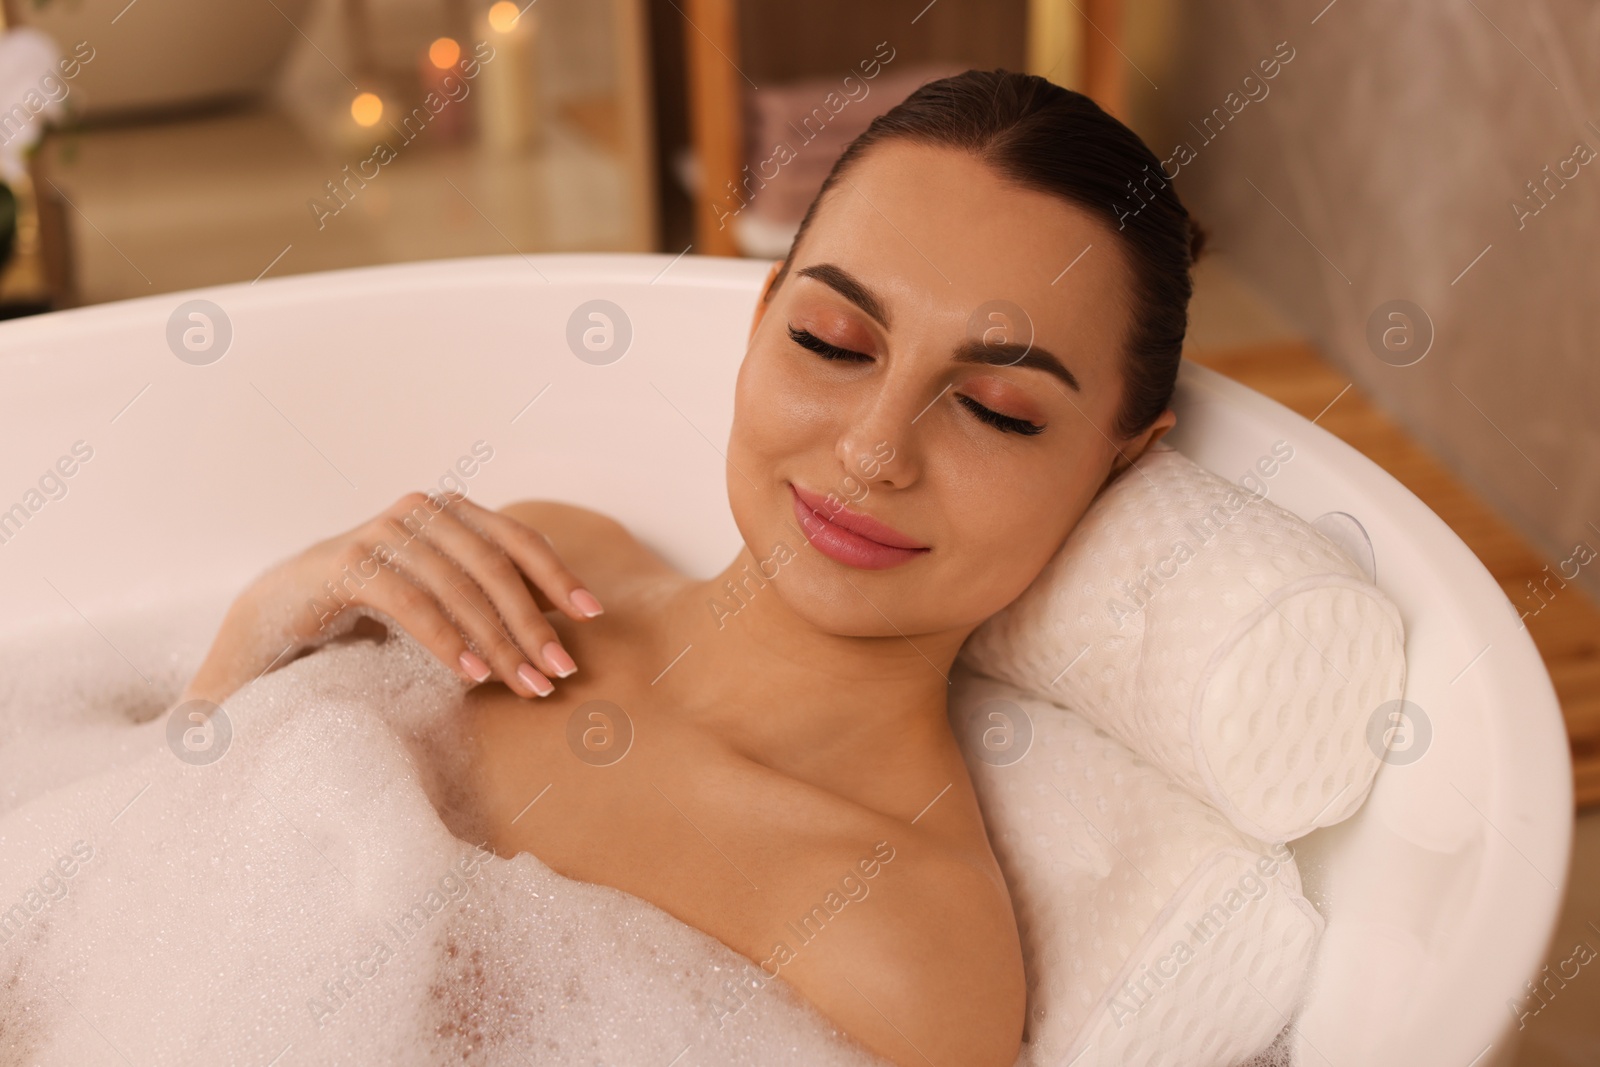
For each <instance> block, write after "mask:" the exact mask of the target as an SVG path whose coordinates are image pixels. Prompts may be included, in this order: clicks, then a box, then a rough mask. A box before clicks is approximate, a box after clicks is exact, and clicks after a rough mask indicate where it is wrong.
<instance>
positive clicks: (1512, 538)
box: [1185, 341, 1600, 808]
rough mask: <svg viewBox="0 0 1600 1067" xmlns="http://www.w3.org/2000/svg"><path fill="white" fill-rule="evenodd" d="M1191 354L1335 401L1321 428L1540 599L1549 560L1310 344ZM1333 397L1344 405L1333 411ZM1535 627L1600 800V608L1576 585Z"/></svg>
mask: <svg viewBox="0 0 1600 1067" xmlns="http://www.w3.org/2000/svg"><path fill="white" fill-rule="evenodd" d="M1185 355H1186V356H1187V357H1188V358H1189V359H1191V360H1193V361H1194V362H1196V363H1199V364H1201V365H1202V366H1206V367H1210V368H1211V369H1213V370H1215V371H1218V372H1219V373H1222V374H1226V375H1227V376H1228V377H1230V378H1233V379H1235V380H1236V381H1239V382H1243V383H1244V384H1245V385H1248V386H1249V387H1250V388H1252V389H1254V390H1256V391H1257V392H1259V393H1263V394H1265V395H1267V396H1270V397H1272V398H1273V399H1274V400H1276V401H1278V402H1279V403H1280V404H1283V405H1284V406H1285V407H1288V408H1292V409H1293V410H1294V411H1296V412H1298V413H1300V414H1301V415H1304V416H1305V417H1306V418H1308V419H1309V418H1315V417H1316V416H1317V414H1318V412H1321V411H1322V410H1323V408H1325V407H1327V411H1326V412H1325V413H1324V414H1323V415H1322V417H1321V418H1320V419H1318V420H1317V425H1318V426H1321V427H1323V428H1324V429H1326V430H1328V431H1329V432H1331V433H1333V434H1334V435H1336V436H1338V437H1339V438H1341V439H1343V440H1344V441H1347V442H1348V443H1349V444H1351V445H1352V446H1354V447H1355V448H1356V449H1358V450H1359V451H1360V452H1362V453H1363V454H1364V455H1366V456H1367V457H1368V458H1370V459H1372V460H1373V461H1374V462H1375V463H1377V464H1378V465H1379V466H1380V467H1382V468H1383V469H1384V470H1386V471H1388V472H1389V473H1390V474H1392V475H1394V477H1395V478H1396V479H1398V480H1399V481H1400V482H1401V483H1402V484H1403V485H1405V487H1406V488H1407V489H1410V490H1411V491H1412V492H1413V493H1415V494H1417V496H1418V497H1419V498H1421V500H1422V501H1423V502H1424V503H1425V504H1427V505H1428V507H1430V508H1432V509H1433V510H1434V511H1435V512H1436V513H1437V514H1438V515H1439V517H1440V518H1441V519H1443V520H1444V521H1445V522H1446V523H1447V524H1448V525H1449V526H1450V528H1451V529H1452V530H1454V531H1455V532H1456V535H1457V536H1459V537H1460V538H1461V539H1462V540H1463V541H1465V542H1466V543H1467V546H1468V547H1469V548H1471V549H1472V551H1473V552H1474V553H1476V554H1477V556H1478V558H1479V559H1481V560H1483V563H1484V566H1486V567H1488V568H1489V572H1490V573H1491V574H1493V575H1494V577H1495V579H1496V580H1497V581H1498V582H1499V583H1500V588H1501V589H1503V590H1504V591H1505V594H1506V596H1507V597H1508V598H1509V599H1510V601H1511V602H1512V603H1513V604H1517V605H1522V604H1524V603H1528V604H1532V603H1533V601H1531V600H1530V596H1531V594H1530V593H1529V592H1528V591H1527V582H1528V581H1529V580H1531V579H1534V578H1536V577H1539V578H1543V577H1544V573H1543V569H1544V567H1545V565H1546V564H1548V563H1550V562H1551V561H1549V560H1546V559H1543V558H1541V557H1540V556H1539V555H1538V553H1536V552H1535V551H1534V550H1533V548H1532V546H1530V545H1529V544H1528V543H1527V542H1526V541H1525V540H1523V538H1522V537H1521V536H1519V535H1518V534H1517V533H1516V532H1515V531H1513V530H1512V529H1511V527H1510V526H1509V525H1507V524H1506V523H1505V522H1504V521H1503V520H1502V519H1500V517H1499V516H1498V515H1496V514H1495V513H1494V512H1492V511H1491V510H1490V509H1489V507H1488V505H1487V504H1485V503H1484V502H1483V500H1482V499H1480V498H1479V497H1478V496H1476V495H1475V494H1473V493H1472V492H1471V491H1470V490H1469V489H1467V488H1466V487H1465V486H1464V485H1463V484H1462V483H1461V482H1460V481H1459V480H1457V479H1456V477H1455V476H1454V475H1452V474H1451V473H1450V472H1449V471H1448V470H1446V469H1445V467H1444V466H1443V464H1441V463H1440V462H1439V461H1438V460H1437V459H1435V458H1434V457H1433V456H1432V455H1430V454H1429V453H1428V452H1426V451H1425V450H1424V449H1423V448H1422V447H1421V446H1420V445H1419V444H1417V443H1416V442H1415V441H1414V440H1412V439H1411V438H1410V437H1409V436H1407V435H1406V433H1405V432H1404V431H1402V430H1401V429H1400V427H1399V426H1397V425H1396V424H1395V423H1394V422H1393V421H1392V420H1391V419H1389V417H1388V416H1387V415H1385V414H1384V413H1383V412H1382V411H1380V410H1379V409H1378V408H1377V407H1376V406H1375V405H1374V404H1373V403H1372V402H1371V401H1370V400H1369V399H1367V397H1366V396H1364V395H1363V394H1362V393H1361V392H1360V390H1359V389H1357V388H1355V387H1353V386H1352V388H1351V389H1350V390H1349V392H1346V393H1345V394H1344V395H1343V396H1339V391H1340V390H1341V389H1343V388H1344V387H1345V386H1346V385H1348V384H1349V383H1350V380H1349V379H1348V378H1346V377H1344V376H1343V375H1342V374H1340V373H1339V371H1338V370H1337V369H1335V368H1334V367H1333V366H1331V365H1330V364H1328V363H1327V362H1325V361H1324V360H1323V359H1322V357H1321V356H1319V355H1318V354H1317V352H1316V351H1315V349H1313V348H1312V347H1311V346H1310V345H1309V344H1306V343H1304V342H1298V341H1287V342H1278V341H1275V342H1271V343H1266V344H1257V345H1250V346H1244V347H1234V348H1210V349H1203V350H1200V351H1197V352H1186V353H1185ZM1335 397H1338V398H1339V399H1338V402H1337V403H1334V404H1333V405H1332V407H1328V404H1329V402H1330V401H1332V400H1333V399H1334V398H1335ZM1527 626H1528V632H1529V633H1530V634H1531V635H1532V636H1533V640H1534V644H1536V645H1537V646H1538V648H1539V652H1540V654H1541V655H1542V656H1543V657H1544V662H1545V666H1546V667H1547V668H1548V669H1549V671H1550V677H1551V679H1552V681H1553V682H1554V683H1555V689H1556V695H1557V697H1559V699H1560V701H1561V711H1562V714H1563V715H1564V716H1565V718H1566V722H1567V736H1568V738H1569V739H1570V741H1571V744H1572V762H1573V778H1574V784H1575V787H1576V792H1577V806H1578V807H1579V808H1582V807H1584V806H1586V805H1592V804H1600V609H1597V608H1596V605H1595V603H1594V602H1593V601H1592V600H1590V599H1589V598H1588V597H1587V596H1586V595H1585V594H1584V593H1583V591H1582V590H1580V589H1579V588H1578V587H1577V586H1574V585H1570V584H1569V585H1567V586H1566V587H1565V588H1564V589H1561V590H1560V595H1558V596H1556V597H1554V598H1553V600H1551V601H1550V603H1549V604H1548V605H1547V606H1546V607H1545V608H1544V609H1543V610H1541V611H1540V612H1539V613H1538V614H1537V615H1530V616H1529V617H1528V619H1527Z"/></svg>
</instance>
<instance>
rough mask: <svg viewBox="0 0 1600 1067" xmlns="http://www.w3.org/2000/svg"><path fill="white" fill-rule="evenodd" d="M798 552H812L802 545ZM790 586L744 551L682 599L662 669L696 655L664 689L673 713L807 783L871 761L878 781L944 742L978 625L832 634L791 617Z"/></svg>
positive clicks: (776, 568) (672, 610)
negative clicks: (960, 667) (967, 644)
mask: <svg viewBox="0 0 1600 1067" xmlns="http://www.w3.org/2000/svg"><path fill="white" fill-rule="evenodd" d="M795 551H796V552H798V553H801V554H804V553H814V552H816V549H814V548H812V547H811V545H810V543H809V542H806V541H804V540H802V541H801V543H800V546H799V547H798V548H797V549H795ZM784 577H785V568H784V566H783V565H782V564H781V563H779V562H777V561H776V560H767V561H763V560H758V559H757V558H756V557H755V556H753V555H752V554H751V553H750V550H749V549H748V548H744V549H741V551H740V552H739V555H738V556H736V557H735V558H734V560H733V562H732V563H730V564H729V565H728V566H727V567H726V568H724V569H723V571H722V572H721V573H720V574H718V575H716V576H715V577H713V578H710V579H708V580H705V581H697V582H690V583H688V584H686V585H685V586H683V587H682V588H681V590H680V591H679V592H678V593H677V594H675V595H674V597H673V599H672V601H671V602H670V603H669V604H668V605H667V607H666V610H667V612H668V613H669V615H670V618H669V619H668V620H667V625H666V626H665V627H664V628H663V632H664V633H667V634H671V635H674V636H673V638H671V643H672V647H671V648H670V649H669V650H664V653H665V656H664V659H663V663H665V662H668V661H670V660H671V659H672V657H673V656H677V655H678V654H679V653H680V652H683V650H684V646H685V645H687V646H689V648H688V651H687V652H683V655H682V656H681V658H679V659H678V660H677V661H676V662H675V663H674V664H673V666H672V667H671V668H669V669H668V670H667V671H666V673H665V674H663V675H661V676H660V677H659V678H658V679H657V682H656V684H657V685H658V686H662V685H668V684H670V687H671V693H672V702H673V705H674V707H675V708H677V709H681V711H680V713H681V714H683V715H685V716H686V717H689V718H691V719H693V720H694V721H696V722H698V723H700V724H701V725H704V726H705V727H707V728H708V729H711V730H713V731H715V732H716V733H717V734H718V735H719V736H720V737H722V738H723V739H725V740H726V741H727V742H728V743H730V744H731V745H733V746H734V747H735V748H736V749H737V750H738V751H739V752H741V753H742V754H743V755H745V756H747V757H748V758H751V759H754V760H756V761H758V762H760V763H763V764H765V765H767V766H770V767H773V768H775V769H777V770H780V771H784V772H786V773H791V774H794V775H796V776H797V777H801V778H804V779H806V780H809V781H818V780H819V778H823V777H840V778H843V779H849V778H850V777H851V776H852V775H856V774H857V773H858V770H859V768H860V767H861V766H862V764H863V762H864V761H865V762H866V763H867V764H870V765H871V766H872V767H874V768H877V772H875V773H881V772H882V770H883V768H884V767H885V765H886V764H892V763H893V762H894V761H895V758H896V757H900V756H903V755H904V754H906V753H908V751H909V752H916V751H918V750H919V749H923V750H925V749H926V748H927V747H929V746H938V745H940V744H942V743H943V742H944V741H945V740H946V739H947V738H948V736H949V725H948V719H947V717H946V699H947V694H948V688H949V682H948V679H949V676H950V668H951V665H952V664H953V663H954V662H955V658H956V654H957V653H958V652H959V651H960V649H961V645H962V642H964V641H965V640H966V638H967V635H968V634H969V633H971V631H972V629H973V627H970V626H969V627H964V628H960V629H956V630H948V631H941V632H937V633H905V634H901V633H896V632H895V631H894V627H893V624H892V622H885V628H886V629H888V630H889V631H890V634H889V636H885V637H851V636H845V635H840V634H835V633H830V632H828V631H826V630H823V629H820V628H818V627H817V626H815V625H814V624H812V623H811V622H809V621H807V620H806V619H804V618H802V617H800V616H798V615H796V614H795V613H794V612H793V611H792V610H791V609H790V607H789V605H788V604H787V603H786V602H785V601H784V599H783V597H782V595H781V594H780V590H779V583H781V582H782V581H783V580H784ZM852 595H855V594H852Z"/></svg>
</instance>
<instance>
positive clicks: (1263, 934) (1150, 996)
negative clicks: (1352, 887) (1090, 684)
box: [950, 665, 1323, 1067]
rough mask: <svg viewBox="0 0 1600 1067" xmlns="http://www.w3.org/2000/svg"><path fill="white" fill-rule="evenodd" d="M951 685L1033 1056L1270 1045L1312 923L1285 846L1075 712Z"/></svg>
mask: <svg viewBox="0 0 1600 1067" xmlns="http://www.w3.org/2000/svg"><path fill="white" fill-rule="evenodd" d="M951 683H952V685H951V693H950V718H951V725H952V727H953V728H954V729H955V730H956V732H957V736H958V737H959V739H960V741H961V745H962V749H963V752H964V754H965V756H966V759H967V764H968V767H969V769H970V770H971V772H972V778H973V784H974V787H975V788H976V790H977V793H978V800H979V805H980V807H981V808H982V810H983V816H984V822H985V824H986V827H987V829H988V833H989V839H990V842H991V843H992V845H993V847H994V851H995V855H996V857H997V858H998V860H999V862H1000V867H1001V870H1002V871H1003V873H1004V875H1005V878H1006V883H1007V886H1008V888H1009V889H1010V891H1011V897H1012V902H1013V905H1014V907H1015V910H1016V914H1017V922H1018V928H1019V932H1020V933H1021V937H1022V945H1023V959H1024V965H1025V968H1026V970H1027V979H1028V1025H1027V1032H1026V1042H1027V1044H1026V1049H1027V1051H1028V1053H1029V1055H1028V1057H1027V1059H1028V1062H1030V1063H1033V1064H1062V1063H1072V1064H1074V1065H1075V1067H1094V1065H1100V1064H1104V1065H1108V1067H1109V1065H1111V1064H1118V1065H1123V1064H1130V1065H1135V1067H1176V1065H1180V1064H1181V1065H1183V1067H1233V1065H1235V1064H1238V1063H1241V1062H1243V1061H1245V1060H1247V1059H1248V1058H1249V1057H1251V1056H1252V1055H1254V1054H1256V1053H1258V1052H1260V1051H1261V1050H1262V1049H1265V1048H1266V1047H1268V1046H1269V1045H1270V1044H1271V1043H1272V1041H1273V1039H1274V1037H1276V1035H1277V1034H1278V1032H1279V1031H1280V1030H1281V1029H1282V1028H1283V1022H1284V1017H1285V1015H1287V1014H1289V1013H1292V1011H1293V1010H1294V1007H1295V1005H1296V1004H1297V1003H1298V1001H1299V998H1300V996H1301V994H1302V991H1303V987H1304V982H1305V977H1306V973H1307V971H1308V969H1309V967H1310V965H1311V961H1312V958H1313V955H1314V952H1315V949H1316V944H1317V941H1318V938H1319V937H1320V936H1321V933H1322V929H1323V920H1322V917H1321V916H1320V915H1319V914H1318V913H1317V911H1316V909H1315V908H1313V907H1312V906H1311V904H1310V902H1309V901H1307V900H1306V899H1305V897H1304V896H1303V895H1302V894H1301V888H1300V876H1299V872H1298V870H1297V869H1296V867H1295V864H1294V859H1293V856H1292V853H1291V851H1290V849H1289V848H1288V847H1287V846H1285V845H1277V846H1269V845H1267V844H1265V843H1263V842H1260V841H1256V840H1252V839H1250V838H1249V837H1247V836H1246V835H1244V834H1241V833H1240V832H1239V831H1238V830H1237V829H1235V828H1234V827H1233V826H1232V825H1231V824H1230V823H1229V822H1228V821H1227V820H1226V819H1224V818H1223V817H1222V816H1221V815H1220V814H1219V813H1217V812H1216V811H1215V810H1214V809H1213V808H1212V807H1211V806H1210V805H1209V804H1207V803H1205V802H1204V801H1202V800H1200V799H1199V798H1197V797H1195V796H1194V795H1193V794H1192V793H1190V792H1189V791H1188V790H1187V789H1184V788H1183V787H1182V786H1179V785H1178V784H1177V783H1175V782H1173V781H1172V779H1171V778H1170V777H1169V776H1168V775H1167V774H1166V773H1165V772H1164V771H1162V770H1161V769H1160V768H1157V767H1155V766H1153V765H1151V764H1150V763H1148V762H1146V761H1145V760H1142V759H1140V758H1139V757H1138V756H1136V755H1135V754H1133V753H1132V752H1130V751H1129V750H1128V749H1127V748H1126V747H1125V746H1123V745H1122V744H1121V743H1120V742H1118V741H1117V740H1116V739H1115V738H1113V737H1111V736H1110V735H1109V734H1107V733H1106V732H1105V731H1103V730H1100V729H1097V728H1096V727H1094V726H1093V725H1091V724H1090V723H1089V722H1088V721H1087V720H1085V719H1084V718H1083V717H1081V716H1079V715H1077V714H1076V713H1074V712H1072V711H1069V710H1067V709H1065V708H1062V707H1060V706H1058V705H1054V704H1051V703H1050V702H1048V701H1045V700H1041V699H1039V698H1037V697H1033V696H1031V695H1029V694H1027V693H1025V692H1023V691H1022V690H1020V689H1018V688H1016V687H1014V686H1011V685H1008V684H1007V683H1005V682H1000V681H996V680H994V679H991V678H984V677H982V676H979V675H975V674H973V673H971V672H970V671H968V670H967V669H966V668H964V667H961V666H959V665H958V666H957V667H956V669H955V671H954V672H953V674H952V676H951Z"/></svg>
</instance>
